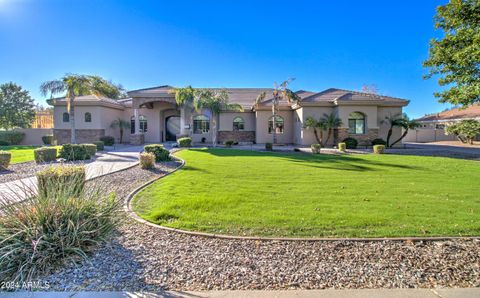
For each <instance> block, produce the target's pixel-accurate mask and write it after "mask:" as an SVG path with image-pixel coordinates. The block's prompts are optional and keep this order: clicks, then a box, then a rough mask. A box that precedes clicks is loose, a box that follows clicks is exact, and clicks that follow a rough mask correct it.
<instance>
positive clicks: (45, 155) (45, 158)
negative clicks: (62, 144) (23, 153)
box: [33, 147, 57, 163]
mask: <svg viewBox="0 0 480 298" xmlns="http://www.w3.org/2000/svg"><path fill="white" fill-rule="evenodd" d="M33 156H34V158H35V162H36V163H41V162H51V161H55V160H57V148H55V147H42V148H37V149H35V150H33Z"/></svg>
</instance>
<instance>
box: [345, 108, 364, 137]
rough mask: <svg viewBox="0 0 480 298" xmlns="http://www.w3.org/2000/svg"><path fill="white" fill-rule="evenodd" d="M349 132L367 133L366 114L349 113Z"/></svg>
mask: <svg viewBox="0 0 480 298" xmlns="http://www.w3.org/2000/svg"><path fill="white" fill-rule="evenodd" d="M348 133H350V134H357V135H358V134H365V116H364V115H363V114H362V113H360V112H353V113H350V115H348Z"/></svg>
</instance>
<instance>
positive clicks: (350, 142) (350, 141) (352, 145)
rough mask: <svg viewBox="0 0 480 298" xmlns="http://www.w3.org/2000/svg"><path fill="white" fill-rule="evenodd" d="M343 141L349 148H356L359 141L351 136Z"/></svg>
mask: <svg viewBox="0 0 480 298" xmlns="http://www.w3.org/2000/svg"><path fill="white" fill-rule="evenodd" d="M342 142H343V143H345V144H346V145H347V149H356V148H357V145H358V141H357V140H355V139H354V138H350V137H348V138H346V139H344V140H343V141H342Z"/></svg>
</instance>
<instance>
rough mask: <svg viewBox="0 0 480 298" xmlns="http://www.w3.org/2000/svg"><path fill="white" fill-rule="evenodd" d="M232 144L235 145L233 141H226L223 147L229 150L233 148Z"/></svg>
mask: <svg viewBox="0 0 480 298" xmlns="http://www.w3.org/2000/svg"><path fill="white" fill-rule="evenodd" d="M233 144H235V141H234V140H227V141H225V146H226V147H228V148H230V147H232V146H233Z"/></svg>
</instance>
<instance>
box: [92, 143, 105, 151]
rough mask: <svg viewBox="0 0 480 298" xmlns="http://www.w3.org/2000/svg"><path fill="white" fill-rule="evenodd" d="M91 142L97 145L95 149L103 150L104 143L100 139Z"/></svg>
mask: <svg viewBox="0 0 480 298" xmlns="http://www.w3.org/2000/svg"><path fill="white" fill-rule="evenodd" d="M92 144H95V146H97V151H103V149H104V146H105V144H104V143H103V142H102V141H95V142H92Z"/></svg>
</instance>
